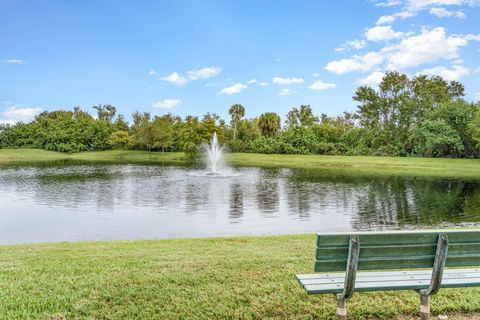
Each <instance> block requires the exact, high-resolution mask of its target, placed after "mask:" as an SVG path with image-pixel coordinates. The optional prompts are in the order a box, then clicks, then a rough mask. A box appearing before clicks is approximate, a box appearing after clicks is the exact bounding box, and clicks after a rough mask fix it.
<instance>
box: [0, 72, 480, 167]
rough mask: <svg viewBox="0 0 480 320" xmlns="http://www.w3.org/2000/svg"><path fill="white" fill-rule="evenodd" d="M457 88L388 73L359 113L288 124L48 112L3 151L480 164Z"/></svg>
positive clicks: (472, 109)
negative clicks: (222, 149) (219, 152)
mask: <svg viewBox="0 0 480 320" xmlns="http://www.w3.org/2000/svg"><path fill="white" fill-rule="evenodd" d="M464 96H465V88H464V86H463V85H462V84H461V83H459V82H457V81H450V82H448V81H445V80H444V79H443V78H441V77H427V76H424V75H420V76H416V77H414V78H409V77H408V76H407V75H405V74H402V73H399V72H397V71H391V72H388V73H387V74H386V75H385V76H384V78H383V79H382V81H381V83H380V84H379V85H378V88H373V87H371V86H361V87H359V88H358V89H357V90H356V92H355V94H354V96H353V100H354V101H356V102H357V104H358V105H357V110H356V111H355V112H352V113H350V112H344V113H343V114H341V115H338V116H333V117H332V116H328V115H326V114H321V115H319V116H317V115H315V114H314V113H313V111H312V108H311V107H310V106H309V105H301V106H299V107H294V108H292V109H291V110H290V111H289V112H288V114H287V115H286V119H285V121H284V124H283V125H282V121H281V118H280V116H279V115H278V114H276V113H274V112H266V113H263V114H261V115H260V116H259V117H256V118H251V119H247V118H245V108H244V107H243V106H242V105H241V104H234V105H233V106H231V107H230V109H229V114H230V119H229V120H228V121H227V120H224V119H222V118H221V117H219V116H218V115H217V114H215V113H207V114H205V115H204V116H203V117H196V116H187V117H185V118H181V117H179V116H176V115H173V114H170V113H169V114H165V115H161V116H159V115H155V116H152V115H151V114H150V113H149V112H135V113H134V114H133V115H132V123H131V124H129V123H128V122H127V121H126V120H125V117H124V116H123V115H121V114H117V110H116V108H115V107H114V106H112V105H108V104H107V105H97V106H94V107H93V108H94V109H95V110H96V117H94V116H92V115H91V114H89V113H88V112H86V111H84V110H82V109H81V108H79V107H75V108H74V109H73V111H68V110H57V111H50V112H49V111H45V112H43V113H40V114H39V115H37V116H36V117H35V119H34V120H33V121H32V122H30V123H18V124H16V125H13V126H7V125H3V126H1V127H0V130H1V132H0V147H1V148H40V149H46V150H53V151H60V152H69V153H72V152H80V151H96V150H109V149H132V150H148V151H162V152H164V151H175V152H178V151H181V152H185V154H186V155H187V156H188V157H189V158H191V159H195V158H196V157H197V156H198V152H199V146H200V144H202V143H203V142H207V141H209V140H210V139H211V138H212V136H213V133H214V132H216V133H217V135H218V137H219V140H220V141H221V142H222V143H224V144H226V145H227V147H228V148H229V150H230V151H232V152H257V153H278V154H330V155H375V156H425V157H458V158H460V157H468V158H478V157H479V156H480V103H479V102H476V103H471V102H467V101H466V100H465V99H464Z"/></svg>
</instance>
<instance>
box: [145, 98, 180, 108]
mask: <svg viewBox="0 0 480 320" xmlns="http://www.w3.org/2000/svg"><path fill="white" fill-rule="evenodd" d="M181 105H182V100H180V99H163V100H160V101H157V102H155V103H154V104H153V105H152V106H153V107H154V108H155V109H172V108H175V107H179V106H181Z"/></svg>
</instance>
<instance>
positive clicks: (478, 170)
mask: <svg viewBox="0 0 480 320" xmlns="http://www.w3.org/2000/svg"><path fill="white" fill-rule="evenodd" d="M226 159H227V161H228V162H229V163H230V164H231V165H234V166H240V165H241V166H258V167H285V168H303V169H318V170H325V171H328V172H330V173H333V174H363V175H372V174H375V175H411V176H433V177H436V176H438V177H452V178H480V160H479V159H433V158H411V157H410V158H400V157H349V156H323V155H267V154H252V153H229V154H226ZM55 160H57V161H61V160H79V161H95V162H111V163H113V162H115V163H145V164H147V163H150V164H169V165H186V164H188V163H189V162H188V161H187V159H186V158H185V156H184V155H183V153H168V152H167V153H161V152H146V151H100V152H81V153H75V154H70V155H69V154H64V153H58V152H50V151H45V150H30V149H19V150H8V149H0V164H12V163H32V162H41V161H55Z"/></svg>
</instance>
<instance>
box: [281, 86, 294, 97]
mask: <svg viewBox="0 0 480 320" xmlns="http://www.w3.org/2000/svg"><path fill="white" fill-rule="evenodd" d="M291 94H292V90H291V89H287V88H283V89H281V90H280V91H278V95H279V96H289V95H291Z"/></svg>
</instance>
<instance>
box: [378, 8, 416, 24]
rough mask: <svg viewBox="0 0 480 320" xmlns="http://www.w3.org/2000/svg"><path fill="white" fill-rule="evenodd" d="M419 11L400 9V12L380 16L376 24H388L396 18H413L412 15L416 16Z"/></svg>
mask: <svg viewBox="0 0 480 320" xmlns="http://www.w3.org/2000/svg"><path fill="white" fill-rule="evenodd" d="M416 15H417V13H415V12H412V11H409V10H405V11H400V12H397V13H395V14H393V15H388V16H381V17H380V18H378V20H377V22H376V24H377V25H379V24H388V23H392V22H394V21H395V20H397V19H399V18H400V19H406V18H411V17H414V16H416Z"/></svg>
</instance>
